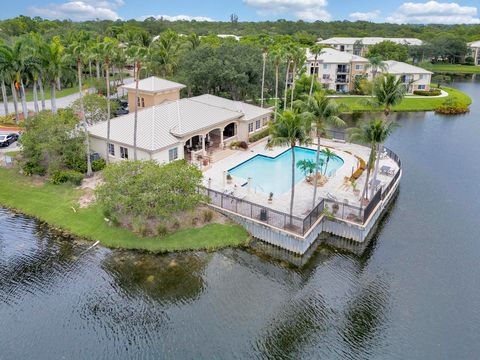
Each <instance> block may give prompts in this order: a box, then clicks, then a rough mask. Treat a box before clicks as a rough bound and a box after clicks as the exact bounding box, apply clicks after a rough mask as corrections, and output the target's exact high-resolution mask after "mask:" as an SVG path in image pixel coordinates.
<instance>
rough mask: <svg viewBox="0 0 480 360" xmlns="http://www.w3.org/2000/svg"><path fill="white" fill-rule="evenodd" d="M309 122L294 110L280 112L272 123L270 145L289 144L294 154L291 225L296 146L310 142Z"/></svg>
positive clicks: (291, 220) (291, 205)
mask: <svg viewBox="0 0 480 360" xmlns="http://www.w3.org/2000/svg"><path fill="white" fill-rule="evenodd" d="M308 134H309V128H308V123H307V122H306V121H305V118H304V116H302V115H301V114H298V113H295V112H293V111H289V110H287V111H284V112H283V113H282V114H279V117H278V119H277V121H275V122H272V123H270V135H271V140H270V142H269V143H268V146H288V147H290V151H291V154H292V166H291V177H292V185H291V194H290V225H293V202H294V197H295V146H296V145H297V144H298V145H307V144H309V143H310V137H309V136H308Z"/></svg>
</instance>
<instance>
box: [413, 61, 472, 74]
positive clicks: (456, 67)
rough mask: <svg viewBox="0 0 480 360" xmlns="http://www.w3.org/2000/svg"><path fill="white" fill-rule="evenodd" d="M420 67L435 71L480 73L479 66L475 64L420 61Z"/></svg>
mask: <svg viewBox="0 0 480 360" xmlns="http://www.w3.org/2000/svg"><path fill="white" fill-rule="evenodd" d="M420 67H422V68H424V69H426V70H430V71H433V72H436V73H448V74H480V66H475V65H461V64H428V63H422V64H420Z"/></svg>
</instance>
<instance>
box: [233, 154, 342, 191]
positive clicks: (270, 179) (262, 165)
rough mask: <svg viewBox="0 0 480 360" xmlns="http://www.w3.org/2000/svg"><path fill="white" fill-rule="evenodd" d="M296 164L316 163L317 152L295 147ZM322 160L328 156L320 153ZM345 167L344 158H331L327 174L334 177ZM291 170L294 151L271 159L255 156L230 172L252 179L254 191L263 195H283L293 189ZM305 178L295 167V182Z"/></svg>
mask: <svg viewBox="0 0 480 360" xmlns="http://www.w3.org/2000/svg"><path fill="white" fill-rule="evenodd" d="M294 149H295V162H298V161H299V160H303V159H308V160H312V161H315V158H316V151H315V150H311V149H307V148H303V147H295V148H294ZM320 158H321V159H323V160H324V161H326V156H325V155H324V154H323V153H320ZM342 165H343V160H342V158H340V157H338V156H335V157H332V158H330V160H329V162H328V167H327V170H326V174H327V175H328V176H331V175H333V174H334V173H335V172H336V171H337V169H338V168H340V166H342ZM291 168H292V149H288V150H286V151H284V152H283V153H281V154H280V155H277V156H276V157H270V156H265V155H255V156H254V157H252V158H251V159H248V160H247V161H245V162H243V163H241V164H239V165H237V166H235V167H234V168H231V169H230V170H228V173H229V174H231V175H232V176H236V177H239V178H243V179H245V180H246V179H248V178H251V179H252V189H255V190H256V191H259V192H263V193H266V194H268V193H270V192H273V194H277V195H279V194H283V193H285V192H287V191H289V190H290V187H291V181H292V179H291V174H292V172H291ZM304 178H305V176H304V174H303V173H302V171H300V170H299V169H298V168H297V167H296V166H295V182H296V183H299V182H300V181H303V179H304Z"/></svg>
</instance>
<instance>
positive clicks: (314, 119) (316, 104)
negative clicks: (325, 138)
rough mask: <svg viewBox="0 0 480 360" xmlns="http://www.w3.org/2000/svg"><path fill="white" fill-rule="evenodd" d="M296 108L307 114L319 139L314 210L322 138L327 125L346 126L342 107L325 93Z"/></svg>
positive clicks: (299, 102) (297, 103) (314, 199)
mask: <svg viewBox="0 0 480 360" xmlns="http://www.w3.org/2000/svg"><path fill="white" fill-rule="evenodd" d="M295 106H296V107H298V108H300V109H301V110H302V111H304V112H305V113H306V115H305V116H306V117H307V119H308V120H309V121H310V122H311V124H312V125H313V127H314V128H315V134H316V137H317V153H316V160H315V161H316V165H315V180H314V188H313V200H312V208H314V207H315V205H316V198H317V185H318V174H319V171H318V167H319V160H320V139H321V136H322V134H323V133H324V132H325V130H326V126H327V125H329V126H333V127H344V126H345V125H346V124H345V122H344V121H343V120H342V119H340V117H339V115H340V107H339V106H338V104H337V103H336V102H335V101H333V100H331V99H330V98H328V97H326V96H325V94H324V93H323V92H316V93H314V94H313V95H312V96H308V97H307V98H306V100H305V101H297V102H296V104H295Z"/></svg>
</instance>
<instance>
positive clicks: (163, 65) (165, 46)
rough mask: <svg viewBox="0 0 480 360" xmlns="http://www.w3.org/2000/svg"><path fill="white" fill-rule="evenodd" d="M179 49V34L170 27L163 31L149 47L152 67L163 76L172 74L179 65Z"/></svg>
mask: <svg viewBox="0 0 480 360" xmlns="http://www.w3.org/2000/svg"><path fill="white" fill-rule="evenodd" d="M137 44H139V45H140V43H137ZM179 49H180V40H179V36H178V34H177V33H176V32H175V31H173V30H170V29H169V30H166V31H164V32H162V33H161V34H160V36H159V37H158V39H156V40H155V41H153V42H152V44H151V45H150V47H149V62H150V68H151V69H152V70H153V71H154V72H156V73H159V74H160V75H161V76H162V77H167V76H172V75H173V72H174V70H175V68H176V67H177V63H178V52H179Z"/></svg>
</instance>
